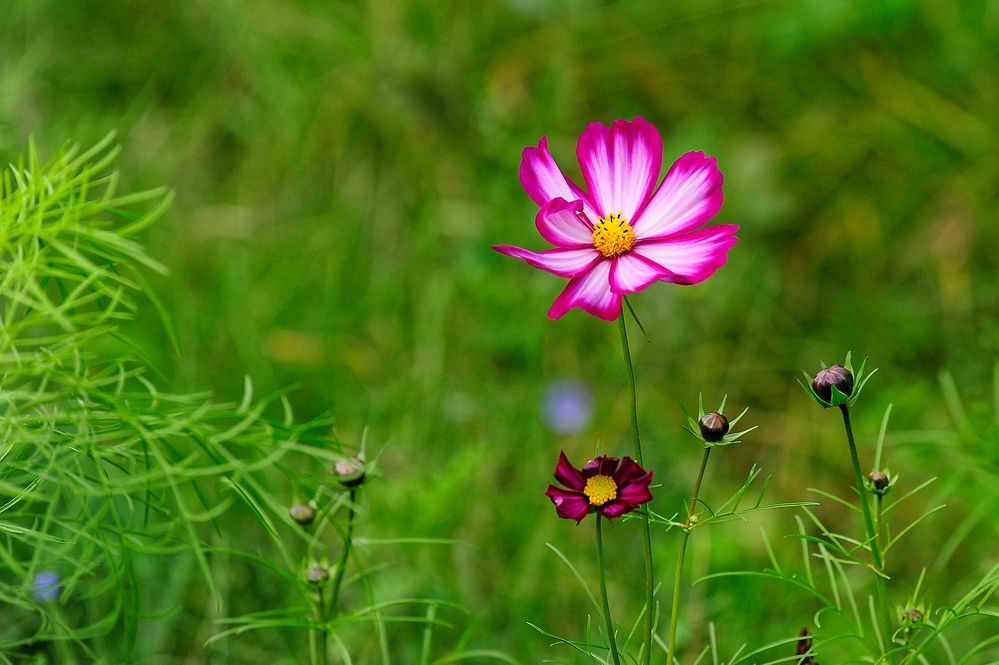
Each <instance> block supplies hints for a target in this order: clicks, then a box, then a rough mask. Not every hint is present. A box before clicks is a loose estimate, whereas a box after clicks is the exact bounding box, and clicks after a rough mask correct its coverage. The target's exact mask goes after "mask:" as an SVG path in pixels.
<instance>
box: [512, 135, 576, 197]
mask: <svg viewBox="0 0 999 665" xmlns="http://www.w3.org/2000/svg"><path fill="white" fill-rule="evenodd" d="M520 184H521V185H522V186H523V187H524V191H525V192H527V195H528V196H529V197H531V200H532V201H534V202H535V203H537V204H538V205H539V206H543V205H544V204H546V203H548V202H549V201H551V200H552V199H557V198H560V199H565V200H566V201H575V200H577V199H579V200H582V201H583V203H584V204H585V207H586V210H587V212H588V213H592V212H593V206H592V205H590V201H589V197H587V195H586V192H584V191H583V190H582V189H580V188H579V186H578V185H576V183H574V182H573V181H572V180H570V179H569V178H567V177H566V176H565V174H563V173H562V170H561V169H559V167H558V165H557V164H556V163H555V160H554V159H553V158H552V156H551V153H550V152H548V137H547V136H542V137H541V140H540V141H538V145H537V147H535V146H531V145H529V146H527V147H526V148H524V152H523V153H522V154H521V158H520Z"/></svg>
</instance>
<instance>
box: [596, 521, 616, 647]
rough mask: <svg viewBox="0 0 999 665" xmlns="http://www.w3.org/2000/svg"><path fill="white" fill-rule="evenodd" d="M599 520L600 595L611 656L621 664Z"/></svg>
mask: <svg viewBox="0 0 999 665" xmlns="http://www.w3.org/2000/svg"><path fill="white" fill-rule="evenodd" d="M596 518H597V519H596V522H597V568H598V569H599V571H600V597H601V598H602V599H603V603H604V624H605V625H606V626H607V641H608V642H609V643H610V652H611V658H612V659H613V660H614V665H621V656H620V654H618V652H617V640H616V639H614V622H613V621H612V620H611V611H610V601H608V600H607V575H606V574H605V572H604V536H603V533H602V531H601V527H600V525H601V524H602V523H603V520H602V519H601V518H600V515H599V514H598V515H597V516H596Z"/></svg>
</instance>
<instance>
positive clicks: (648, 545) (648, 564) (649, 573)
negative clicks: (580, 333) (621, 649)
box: [618, 309, 655, 665]
mask: <svg viewBox="0 0 999 665" xmlns="http://www.w3.org/2000/svg"><path fill="white" fill-rule="evenodd" d="M618 324H619V327H620V329H621V350H622V351H623V353H624V368H625V372H626V373H627V376H628V388H629V389H630V395H631V434H632V438H633V439H634V443H635V461H636V462H638V465H639V466H640V467H642V468H643V469H644V468H645V461H644V459H643V458H642V438H641V436H640V435H639V433H638V390H637V389H636V387H635V368H634V366H633V365H632V362H631V347H630V346H629V345H628V326H627V324H626V323H625V320H624V310H623V309H622V310H621V315H620V316H619V317H618ZM642 527H643V538H644V541H645V542H644V545H645V631H644V632H643V634H642V652H641V657H642V663H643V664H644V665H649V664H650V663H651V662H652V631H653V628H654V623H653V622H654V621H655V616H654V615H655V607H654V606H653V604H652V603H653V597H652V594H653V584H654V576H653V569H652V529H651V527H650V526H649V512H648V510H643V511H642Z"/></svg>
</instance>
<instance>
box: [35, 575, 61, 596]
mask: <svg viewBox="0 0 999 665" xmlns="http://www.w3.org/2000/svg"><path fill="white" fill-rule="evenodd" d="M61 579H62V578H60V577H59V573H57V572H55V571H54V570H44V571H42V572H40V573H38V574H37V575H35V579H34V581H33V582H32V585H31V595H32V596H34V598H35V600H37V601H38V602H46V601H52V600H55V599H57V598H58V597H59V591H60V589H59V582H60V580H61Z"/></svg>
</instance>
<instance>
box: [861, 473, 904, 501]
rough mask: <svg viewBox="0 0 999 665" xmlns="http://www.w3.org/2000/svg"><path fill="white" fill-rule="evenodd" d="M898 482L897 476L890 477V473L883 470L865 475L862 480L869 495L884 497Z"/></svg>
mask: <svg viewBox="0 0 999 665" xmlns="http://www.w3.org/2000/svg"><path fill="white" fill-rule="evenodd" d="M897 482H898V476H894V475H892V473H891V471H889V470H888V469H885V470H884V471H878V470H876V469H875V470H874V471H871V472H870V473H868V474H867V477H866V478H864V486H865V488H866V489H867V491H868V492H869V493H870V494H874V495H875V496H885V495H886V494H888V493H889V492H891V490H892V488H893V487H895V483H897Z"/></svg>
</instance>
